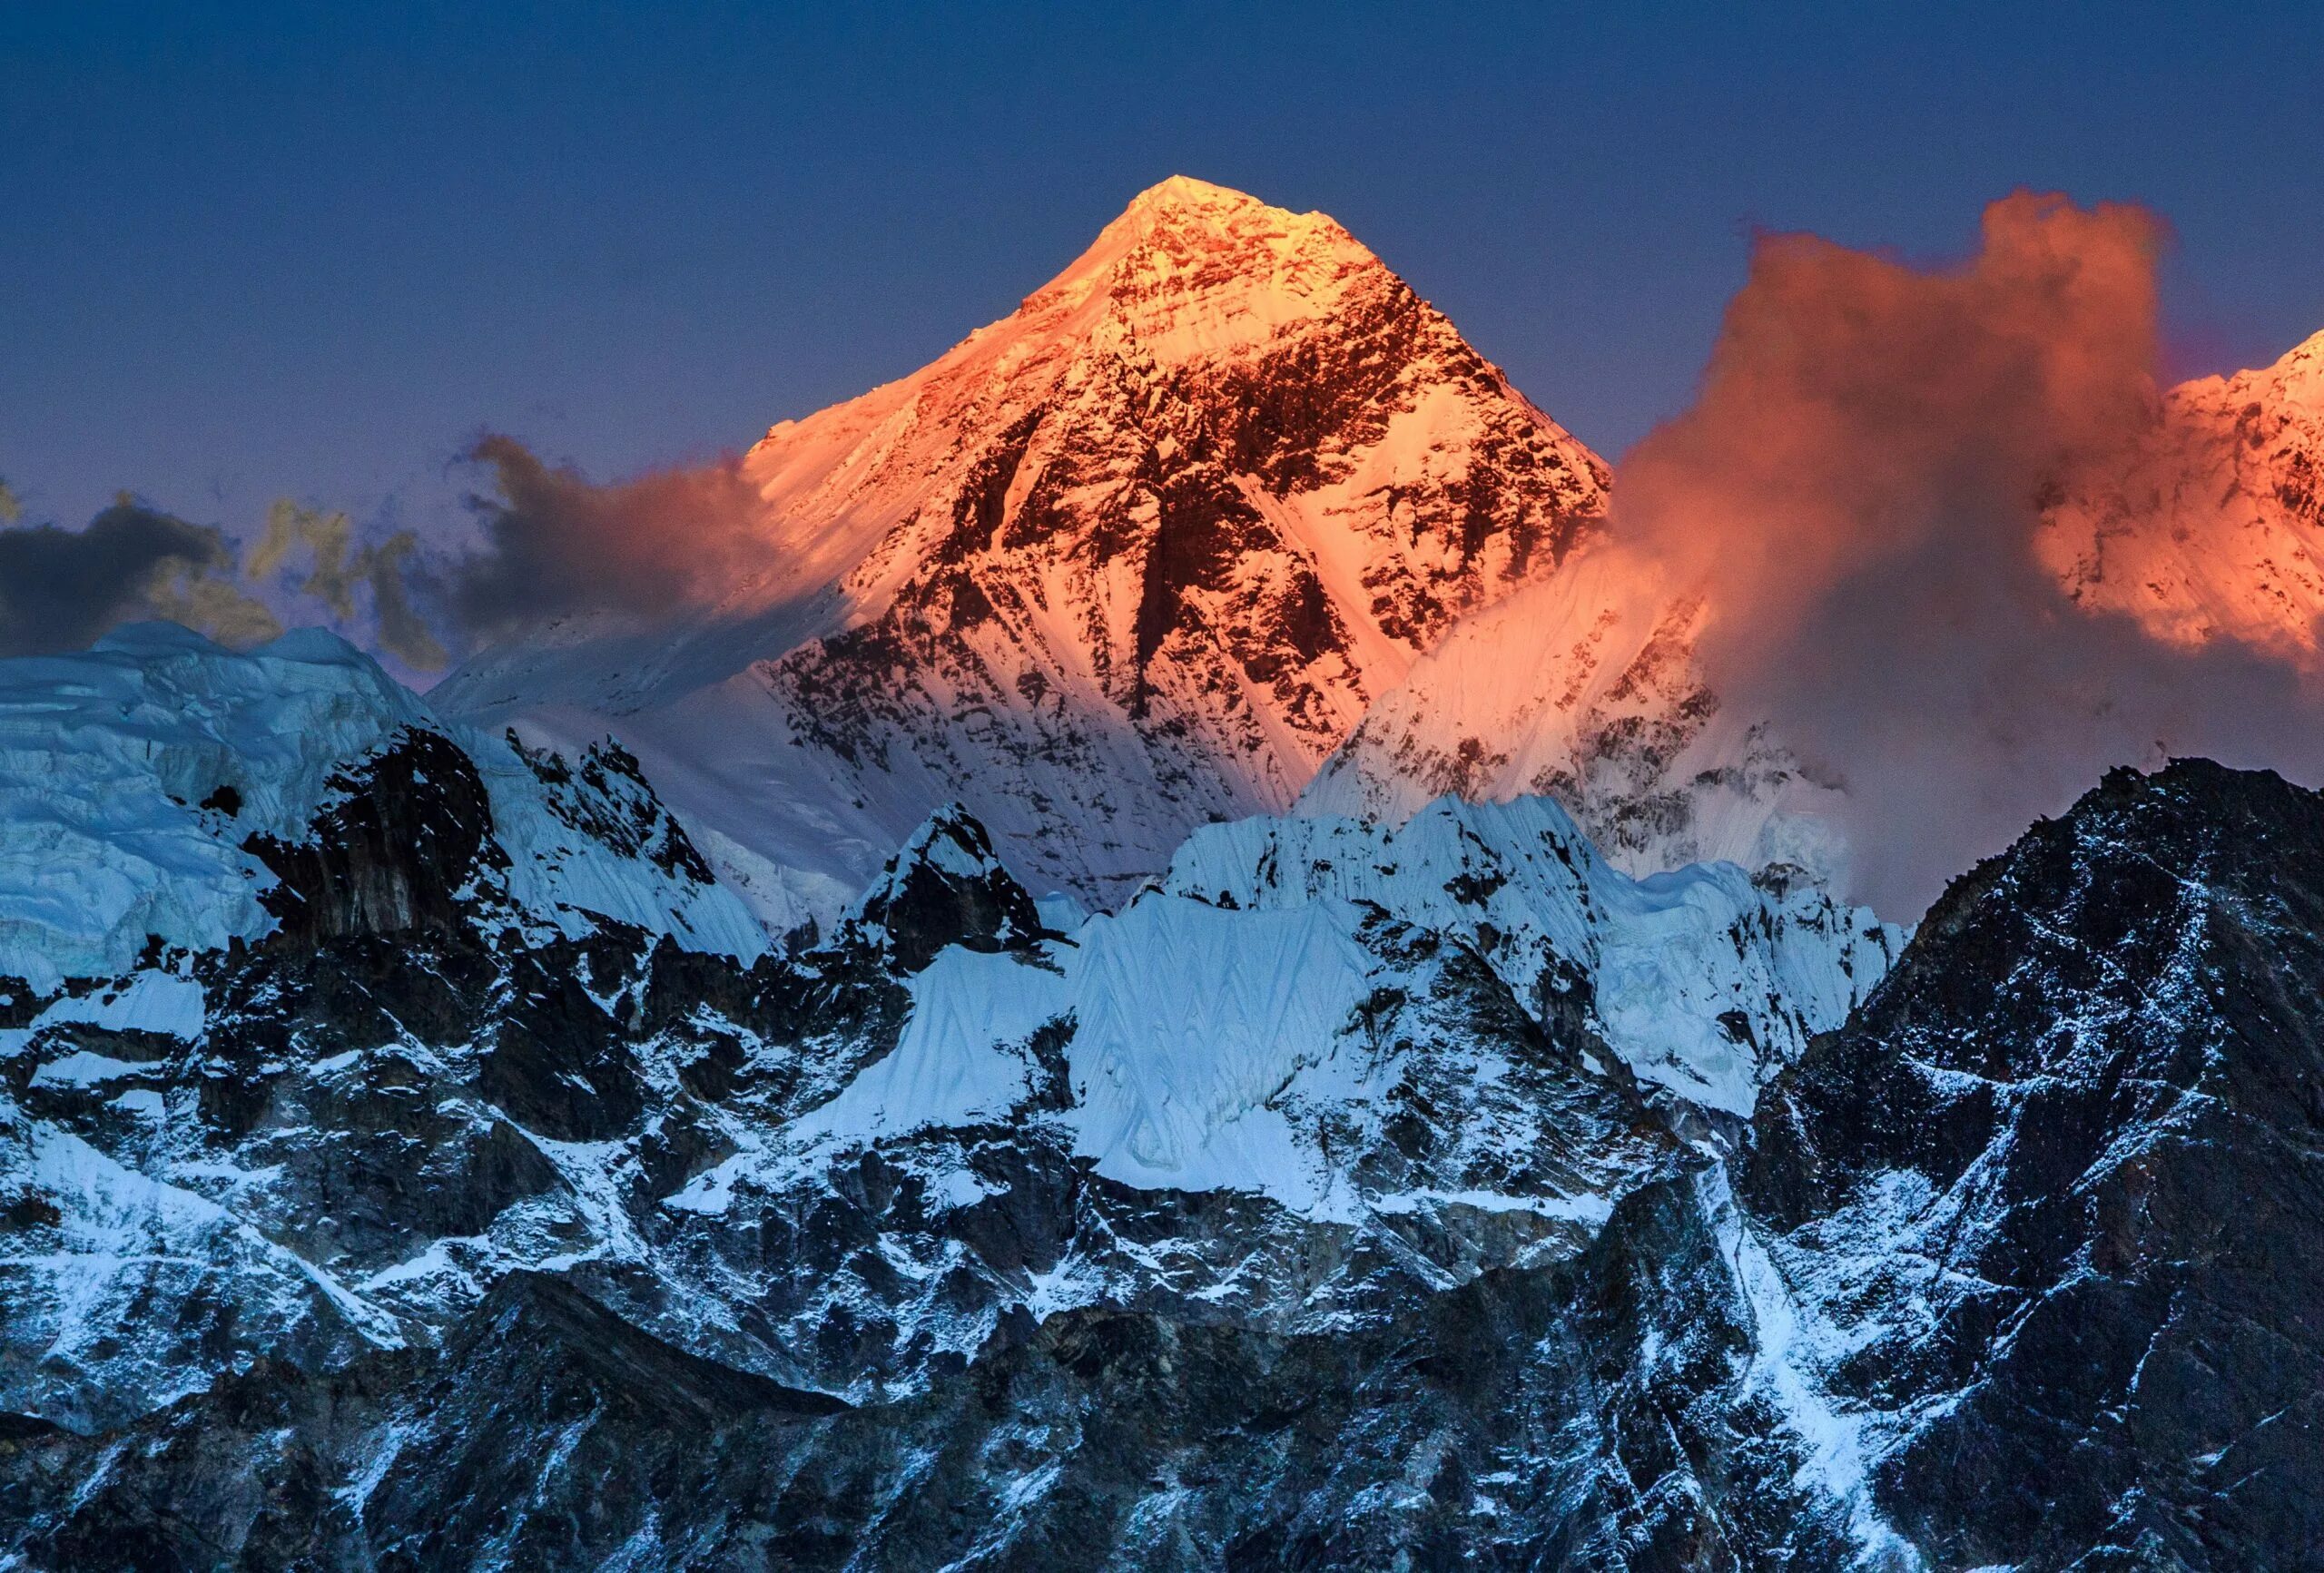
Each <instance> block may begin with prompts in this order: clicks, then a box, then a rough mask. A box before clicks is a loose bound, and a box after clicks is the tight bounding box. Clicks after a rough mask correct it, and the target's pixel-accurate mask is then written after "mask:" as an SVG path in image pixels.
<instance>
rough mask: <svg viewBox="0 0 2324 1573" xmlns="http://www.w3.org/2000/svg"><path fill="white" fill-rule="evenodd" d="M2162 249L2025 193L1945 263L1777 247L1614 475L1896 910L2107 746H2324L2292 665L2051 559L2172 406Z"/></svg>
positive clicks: (2065, 793) (2295, 762)
mask: <svg viewBox="0 0 2324 1573" xmlns="http://www.w3.org/2000/svg"><path fill="white" fill-rule="evenodd" d="M2163 239H2164V233H2163V230H2162V225H2161V223H2160V222H2159V221H2157V220H2156V219H2155V218H2154V217H2153V216H2152V215H2151V214H2149V213H2148V212H2146V211H2143V210H2142V209H2139V208H2136V207H2132V206H2125V205H2120V204H2111V203H2110V204H2101V205H2099V206H2098V207H2096V208H2093V209H2083V208H2077V207H2075V206H2073V205H2072V204H2071V203H2070V202H2067V201H2065V200H2064V199H2063V198H2061V197H2054V196H2039V195H2035V194H2033V193H2030V192H2019V193H2017V194H2015V195H2013V196H2010V197H2008V198H2006V199H2004V200H2003V201H2000V202H1994V204H1992V205H1991V206H1990V207H1988V208H1987V210H1986V211H1985V215H1984V233H1983V241H1982V245H1981V247H1980V249H1979V251H1978V252H1977V254H1976V255H1975V256H1974V258H1973V259H1971V260H1970V261H1968V262H1967V263H1965V265H1962V266H1960V267H1957V268H1954V269H1946V270H1920V269H1916V268H1914V267H1911V266H1908V265H1906V264H1905V263H1902V262H1900V261H1895V260H1893V259H1890V258H1886V257H1881V256H1876V255H1870V254H1867V253H1865V252H1861V251H1850V250H1847V249H1846V248H1844V247H1841V246H1838V245H1835V244H1833V243H1831V242H1829V241H1822V240H1819V239H1817V238H1815V237H1813V236H1807V235H1781V236H1770V237H1767V238H1764V239H1763V240H1762V241H1760V242H1759V245H1758V251H1757V254H1756V255H1755V257H1754V259H1753V262H1752V268H1751V273H1750V277H1749V280H1748V282H1747V283H1746V285H1745V286H1744V288H1743V290H1742V291H1741V292H1740V293H1739V294H1738V296H1737V297H1736V299H1735V300H1734V302H1733V303H1732V304H1731V305H1730V307H1729V308H1728V314H1727V318H1726V321H1725V324H1724V326H1723V329H1722V331H1721V335H1720V339H1719V342H1718V347H1717V349H1715V351H1714V352H1713V355H1712V358H1711V362H1710V366H1709V371H1708V372H1707V374H1706V376H1705V379H1704V383H1703V388H1702V393H1701V397H1700V398H1699V401H1698V403H1697V404H1696V406H1695V407H1694V408H1692V409H1691V410H1689V411H1688V412H1687V413H1686V414H1685V415H1682V416H1680V417H1679V418H1676V419H1674V420H1672V421H1670V422H1669V423H1667V424H1666V425H1664V426H1662V427H1660V428H1658V429H1657V430H1655V431H1654V432H1653V433H1651V434H1649V436H1648V437H1647V438H1646V439H1645V440H1644V441H1643V442H1641V443H1640V445H1639V447H1637V448H1636V449H1635V450H1634V451H1633V452H1632V454H1631V455H1630V457H1629V458H1628V460H1627V461H1626V462H1625V464H1624V465H1623V466H1622V467H1621V470H1620V475H1619V477H1618V481H1617V485H1616V487H1615V488H1614V496H1615V506H1614V518H1615V526H1616V529H1617V531H1618V532H1619V534H1620V536H1621V537H1622V538H1623V539H1624V540H1625V541H1627V542H1628V543H1629V544H1630V546H1631V547H1632V548H1633V549H1635V550H1639V551H1641V552H1644V553H1646V554H1648V555H1651V556H1653V557H1655V558H1658V559H1659V560H1660V561H1661V562H1662V563H1664V564H1665V565H1669V567H1671V568H1673V569H1674V570H1675V571H1676V573H1677V575H1678V576H1679V578H1680V579H1681V580H1682V581H1691V582H1697V583H1701V584H1703V585H1707V586H1709V594H1710V595H1711V599H1712V606H1713V613H1712V616H1711V619H1710V621H1709V626H1708V627H1707V629H1706V631H1705V634H1704V638H1703V643H1702V645H1701V648H1700V655H1701V659H1702V660H1703V662H1704V664H1705V666H1706V669H1707V670H1708V672H1709V675H1710V679H1711V682H1712V683H1713V685H1714V686H1715V687H1717V688H1718V690H1719V691H1720V692H1721V693H1723V694H1724V695H1725V696H1726V697H1727V699H1728V701H1729V702H1730V703H1740V704H1743V705H1746V706H1749V707H1752V708H1753V713H1759V714H1766V715H1768V716H1770V717H1771V718H1772V719H1773V720H1774V721H1775V723H1776V724H1777V727H1778V729H1779V730H1780V731H1781V732H1782V733H1783V734H1784V735H1785V736H1786V737H1787V739H1788V740H1789V741H1790V742H1791V743H1792V744H1793V745H1794V746H1795V747H1797V748H1798V749H1799V750H1801V751H1802V752H1803V753H1804V754H1806V755H1807V758H1808V759H1809V761H1810V762H1811V763H1812V764H1814V765H1817V766H1819V767H1820V768H1822V769H1824V770H1826V771H1828V772H1832V773H1834V774H1836V775H1838V776H1841V777H1843V778H1844V779H1845V781H1846V783H1847V785H1848V787H1849V789H1850V802H1851V807H1850V808H1849V810H1848V812H1849V813H1850V814H1852V815H1853V816H1854V817H1855V819H1856V823H1855V824H1853V825H1852V826H1851V827H1850V829H1851V831H1852V832H1853V833H1852V836H1851V840H1852V842H1853V845H1854V848H1855V853H1854V860H1855V861H1854V872H1853V879H1854V881H1855V883H1856V887H1857V893H1858V894H1859V895H1862V896H1864V897H1866V898H1867V899H1869V900H1873V901H1874V902H1875V903H1876V904H1885V907H1884V909H1886V910H1889V911H1905V910H1909V909H1916V907H1917V906H1918V905H1919V904H1920V903H1922V902H1924V901H1925V900H1927V898H1928V897H1930V896H1931V895H1933V894H1934V893H1935V888H1936V886H1937V884H1938V882H1939V881H1940V880H1941V879H1942V878H1943V877H1944V876H1945V875H1946V874H1948V873H1951V872H1953V871H1955V870H1959V869H1960V868H1962V867H1965V865H1966V864H1967V862H1968V861H1969V860H1971V859H1972V858H1973V857H1975V856H1978V855H1982V854H1984V853H1987V852H1991V851H1994V850H1998V849H1999V848H2000V847H2001V846H2002V845H2003V844H2004V842H2005V841H2007V840H2008V839H2009V837H2010V835H2012V834H2013V833H2014V832H2015V831H2017V830H2019V829H2020V828H2022V827H2023V825H2024V822H2025V821H2026V820H2027V819H2029V818H2031V817H2033V816H2034V815H2036V814H2041V813H2048V812H2054V811H2059V810H2061V809H2063V807H2064V806H2065V805H2066V803H2067V802H2068V801H2071V799H2072V797H2073V793H2074V792H2075V791H2078V790H2079V789H2080V788H2082V787H2083V786H2085V785H2087V783H2088V782H2090V781H2091V780H2093V779H2094V778H2095V777H2096V775H2097V774H2098V773H2099V772H2100V770H2101V769H2102V768H2103V767H2104V766H2106V765H2108V764H2111V763H2115V762H2138V763H2152V762H2156V756H2157V755H2158V754H2161V753H2163V752H2198V751H2200V752H2209V753H2215V754H2219V755H2221V756H2222V757H2226V758H2230V759H2234V760H2238V761H2240V762H2258V763H2270V764H2279V765H2282V766H2285V767H2287V768H2295V769H2297V768H2300V767H2302V766H2313V765H2314V764H2315V763H2316V762H2318V760H2319V755H2324V750H2319V746H2318V745H2317V744H2316V743H2315V742H2308V741H2304V740H2303V737H2302V734H2303V733H2304V734H2306V736H2307V737H2309V738H2312V737H2314V736H2316V735H2318V734H2317V732H2316V731H2315V722H2316V714H2317V707H2316V705H2315V704H2314V703H2313V701H2312V698H2311V697H2310V696H2309V695H2307V694H2305V693H2302V691H2301V684H2300V680H2299V678H2297V677H2296V676H2295V675H2294V674H2293V673H2291V672H2290V670H2289V669H2287V668H2284V667H2280V666H2274V665H2270V664H2268V663H2267V662H2266V661H2265V660H2264V658H2262V657H2260V656H2259V655H2256V654H2251V653H2250V652H2249V651H2247V650H2245V649H2243V648H2241V647H2233V648H2230V647H2228V646H2226V645H2224V644H2212V645H2210V646H2204V647H2195V648H2181V649H2176V650H2174V649H2170V648H2166V647H2165V646H2163V645H2162V644H2158V643H2156V642H2154V641H2153V640H2151V639H2149V638H2147V637H2146V636H2144V635H2143V634H2142V633H2141V631H2140V629H2139V627H2138V626H2137V624H2134V623H2133V622H2132V620H2130V619H2129V618H2126V617H2122V616H2117V615H2111V614H2095V613H2093V612H2091V611H2089V610H2085V609H2083V608H2079V607H2077V606H2076V605H2074V603H2073V602H2072V601H2071V600H2070V599H2069V598H2068V597H2067V596H2066V595H2065V594H2064V593H2063V590H2062V589H2061V587H2060V585H2059V584H2058V582H2057V580H2056V578H2055V576H2054V575H2053V574H2052V573H2049V572H2046V571H2044V569H2043V565H2041V563H2040V562H2039V561H2038V560H2037V558H2036V556H2035V554H2034V551H2033V536H2034V531H2035V529H2036V526H2037V525H2038V523H2039V520H2040V517H2041V514H2042V510H2043V507H2044V506H2047V505H2048V504H2050V503H2051V502H2053V501H2054V500H2055V498H2056V497H2057V496H2059V495H2060V493H2061V490H2062V488H2063V487H2065V486H2067V485H2069V484H2071V483H2072V482H2073V481H2074V480H2075V479H2076V478H2077V477H2083V476H2085V475H2090V474H2103V473H2109V472H2112V471H2114V470H2117V469H2119V468H2120V467H2122V466H2123V465H2125V464H2126V463H2127V462H2129V457H2130V456H2131V455H2132V453H2133V452H2134V451H2135V450H2136V448H2137V446H2138V444H2139V443H2140V442H2141V441H2142V439H2144V438H2146V437H2149V436H2150V435H2151V434H2152V430H2153V428H2154V427H2155V424H2156V422H2157V421H2158V420H2159V419H2161V418H2162V417H2161V406H2160V404H2159V401H2158V398H2157V394H2156V390H2155V382H2154V377H2153V371H2154V367H2155V362H2156V340H2157V329H2156V295H2155V280H2154V270H2155V261H2156V258H2157V255H2158V253H2159V251H2160V250H2161V248H2162V241H2163Z"/></svg>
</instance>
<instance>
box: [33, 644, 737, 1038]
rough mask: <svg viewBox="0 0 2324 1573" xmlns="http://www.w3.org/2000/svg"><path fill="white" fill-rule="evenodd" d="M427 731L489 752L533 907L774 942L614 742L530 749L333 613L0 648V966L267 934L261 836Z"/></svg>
mask: <svg viewBox="0 0 2324 1573" xmlns="http://www.w3.org/2000/svg"><path fill="white" fill-rule="evenodd" d="M414 732H433V733H439V734H443V735H447V736H449V737H451V738H452V739H453V740H454V741H455V742H457V743H458V746H459V747H460V748H461V750H462V751H463V752H465V753H466V754H467V755H468V758H469V759H470V760H471V761H472V762H474V764H475V767H476V769H477V770H478V773H479V775H480V776H481V778H482V780H483V782H484V783H485V785H486V788H487V791H488V792H489V795H490V813H491V818H492V826H493V831H494V833H495V835H496V837H497V841H498V842H499V846H500V850H501V851H502V853H503V855H504V857H505V860H506V870H505V873H504V874H503V876H502V879H503V880H504V881H505V886H506V890H505V894H506V896H507V900H509V901H511V902H512V903H513V905H514V908H515V909H517V911H518V912H520V913H522V914H524V915H526V916H527V918H529V919H532V920H535V921H537V922H542V923H546V924H547V925H549V926H550V927H552V928H554V929H559V930H562V931H566V932H580V931H583V930H585V929H586V928H587V927H588V923H589V917H588V915H589V914H596V915H598V916H602V917H608V918H614V919H619V920H621V921H623V922H625V923H629V924H633V925H635V926H636V927H639V928H642V929H646V930H647V931H649V932H655V933H666V934H669V935H671V936H672V937H673V938H675V939H678V940H679V941H680V942H681V943H684V944H689V945H694V946H699V947H703V948H706V949H716V950H721V951H724V952H726V953H729V954H734V955H738V956H743V957H745V958H747V957H749V956H752V955H755V954H757V952H758V951H759V950H760V949H763V948H764V944H765V939H764V935H763V930H762V929H760V927H759V925H758V923H757V922H756V921H755V919H753V918H752V917H751V915H750V913H749V912H748V910H747V909H745V908H744V907H743V904H742V903H741V902H740V901H739V900H737V899H736V898H735V897H734V895H733V894H732V893H730V892H728V891H726V890H723V889H720V888H719V887H717V886H716V885H714V884H713V883H710V882H709V881H708V880H707V877H706V872H705V873H704V875H703V876H701V877H697V876H696V875H695V874H693V873H689V872H688V871H687V870H685V869H684V868H683V867H680V866H678V865H677V863H676V861H675V860H672V859H669V858H667V857H665V858H664V860H663V861H662V862H657V861H656V860H655V857H656V855H657V854H661V853H664V852H665V851H666V850H667V849H666V848H665V841H666V837H667V833H668V831H667V828H666V821H664V820H663V819H662V818H661V817H660V810H659V808H658V805H655V804H653V803H652V801H651V793H650V791H646V789H645V787H644V784H643V782H640V781H636V780H635V779H632V778H630V777H628V776H624V775H622V774H620V772H618V771H615V772H614V773H613V774H612V775H610V776H609V775H608V774H606V772H605V771H604V770H603V769H602V768H600V766H601V764H602V762H603V760H604V758H605V757H606V756H593V757H592V758H591V759H590V760H587V761H585V762H584V764H583V767H582V770H581V772H580V774H579V775H578V776H576V774H575V772H573V771H572V770H571V769H570V768H569V767H566V765H565V764H564V763H563V762H561V761H560V762H556V764H555V765H554V767H550V766H549V765H548V762H547V761H546V760H545V759H536V760H535V761H534V762H530V763H528V762H527V760H526V758H525V757H523V756H521V755H519V754H518V753H517V752H515V750H514V749H513V748H512V747H511V745H510V744H509V743H508V742H507V741H505V740H503V739H498V738H492V737H487V736H485V735H483V734H481V733H478V732H474V731H472V730H469V729H467V728H456V727H450V726H448V725H447V723H444V722H442V721H441V720H440V719H438V717H437V716H436V715H435V714H434V713H432V712H431V710H430V708H429V707H428V705H427V704H426V703H424V702H422V701H421V700H419V698H417V697H416V696H415V695H413V694H412V693H409V692H408V691H407V690H405V689H403V688H402V687H400V686H399V685H398V684H397V683H395V682H394V681H393V680H391V679H390V678H389V677H388V676H387V675H386V674H385V673H382V672H381V671H380V670H379V667H378V666H377V665H376V664H373V663H372V662H371V661H370V660H369V658H368V657H366V656H364V655H362V654H359V652H357V651H356V650H354V649H353V648H351V647H350V646H349V645H348V644H345V643H344V642H342V641H340V639H338V638H337V637H335V636H334V635H331V634H326V633H323V632H321V631H320V630H315V629H302V630H299V631H297V632H294V633H291V634H285V635H284V636H283V637H281V638H280V639H278V640H276V641H274V642H273V643H272V644H266V645H262V646H261V647H260V648H258V649H256V650H254V651H251V652H249V653H247V654H239V653H235V652H232V651H229V650H226V649H223V648H222V647H221V646H218V645H215V644H211V643H210V642H209V641H208V640H205V639H203V638H202V637H201V636H200V635H198V634H191V633H188V632H187V631H185V630H184V629H182V628H178V627H176V626H175V625H173V624H140V625H137V626H133V627H129V628H123V629H121V630H118V631H116V632H115V633H113V634H111V635H109V636H108V637H107V638H105V639H104V640H103V641H101V642H100V643H99V644H97V646H96V647H95V648H94V649H93V650H91V651H89V652H88V653H87V654H81V655H71V656H50V657H39V658H33V659H25V660H14V661H6V662H0V976H11V977H15V978H23V979H25V981H26V982H27V983H29V984H30V985H31V986H32V987H33V988H34V989H35V990H37V991H39V992H42V993H47V992H51V991H53V990H54V988H56V987H57V985H58V983H59V982H60V981H61V980H62V979H63V978H67V977H94V978H110V977H114V976H117V975H120V974H123V973H126V972H127V971H129V970H130V968H132V967H133V965H134V964H135V963H136V961H137V959H138V958H139V956H140V955H141V953H143V951H144V950H145V949H146V948H147V946H148V943H149V940H150V939H153V938H156V937H157V938H158V939H159V940H160V941H161V942H162V944H163V945H165V946H169V947H175V948H179V949H192V950H213V949H221V948H222V947H224V946H225V945H227V944H228V943H229V942H230V941H231V940H236V939H241V940H254V939H259V938H261V937H262V936H264V935H266V934H268V933H271V932H272V931H273V930H274V929H275V928H276V927H277V918H276V916H275V915H274V914H273V913H272V912H271V911H270V910H269V909H268V907H267V904H266V901H267V897H268V895H269V892H271V890H274V889H275V888H276V886H277V884H278V879H277V876H276V875H275V873H274V872H272V871H271V870H270V868H269V867H268V865H267V863H266V862H265V860H264V859H263V857H262V856H261V853H260V851H259V850H257V849H256V845H255V844H256V843H262V842H269V843H282V844H286V845H291V844H296V843H300V842H302V841H305V840H306V839H307V838H308V835H309V827H310V824H311V823H312V822H313V821H314V820H315V819H316V816H317V815H318V814H319V813H320V812H323V811H326V810H328V809H329V808H330V806H331V805H332V803H333V802H335V801H338V800H339V798H340V796H341V795H342V794H343V791H344V790H345V782H344V780H343V772H344V771H345V769H346V768H347V767H350V766H354V765H358V764H359V763H360V762H363V761H365V760H367V759H369V758H371V757H373V756H376V755H378V754H379V753H380V752H382V751H383V750H386V749H388V748H389V747H390V746H391V745H392V744H393V743H394V742H396V741H397V740H398V739H399V737H402V736H405V735H408V734H410V733H414ZM544 769H550V770H551V772H552V773H555V772H562V773H563V779H562V780H551V779H547V778H545V776H544V774H543V771H544ZM593 772H594V773H593ZM649 843H650V844H649ZM665 862H667V863H669V864H670V866H667V867H665V866H664V863H665Z"/></svg>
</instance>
